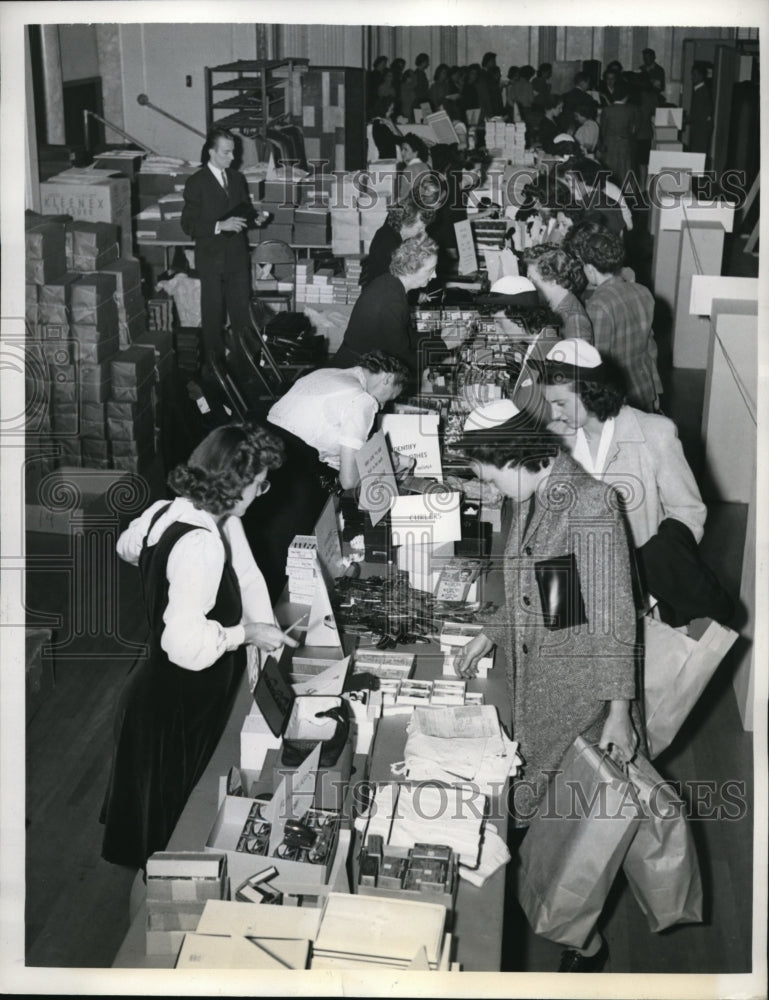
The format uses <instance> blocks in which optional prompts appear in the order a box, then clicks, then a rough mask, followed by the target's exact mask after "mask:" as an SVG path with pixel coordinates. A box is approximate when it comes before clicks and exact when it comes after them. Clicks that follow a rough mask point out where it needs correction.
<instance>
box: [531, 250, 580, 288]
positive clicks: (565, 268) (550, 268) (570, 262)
mask: <svg viewBox="0 0 769 1000" xmlns="http://www.w3.org/2000/svg"><path fill="white" fill-rule="evenodd" d="M523 260H524V263H525V264H526V265H527V266H528V265H529V264H536V266H537V270H538V271H539V273H540V274H541V275H542V277H543V278H544V279H545V281H554V282H555V284H556V285H559V286H560V287H561V288H566V289H568V290H569V291H570V292H580V291H582V289H583V288H584V287H585V272H584V270H583V268H582V262H581V261H580V260H579V258H578V257H576V256H575V255H574V254H573V253H571V252H570V251H569V250H565V249H564V248H563V247H558V246H550V245H549V244H547V243H541V244H540V245H539V246H534V247H529V248H528V249H526V250H524V252H523Z"/></svg>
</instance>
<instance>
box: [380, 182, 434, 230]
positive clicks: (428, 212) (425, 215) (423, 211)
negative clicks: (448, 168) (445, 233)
mask: <svg viewBox="0 0 769 1000" xmlns="http://www.w3.org/2000/svg"><path fill="white" fill-rule="evenodd" d="M436 189H437V185H436ZM420 197H421V195H420ZM434 218H435V209H432V208H423V207H422V205H421V204H417V202H416V201H415V200H414V198H413V197H412V196H411V194H408V195H407V196H406V197H405V198H404V199H403V201H399V202H397V203H396V204H395V205H392V206H391V207H390V208H389V209H388V212H387V223H388V225H390V226H391V227H392V228H393V229H394V230H395V231H396V233H399V232H400V231H401V230H402V229H403V227H404V226H406V227H408V226H413V225H414V223H415V222H416V221H417V219H421V220H422V222H423V223H424V224H425V226H429V225H430V223H431V222H432V221H433V219H434Z"/></svg>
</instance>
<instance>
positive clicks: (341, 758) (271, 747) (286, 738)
mask: <svg viewBox="0 0 769 1000" xmlns="http://www.w3.org/2000/svg"><path fill="white" fill-rule="evenodd" d="M290 655H291V654H290V652H289V651H288V650H286V651H285V652H284V656H283V658H282V661H281V663H278V662H277V661H276V660H275V659H274V657H268V658H267V660H266V662H265V664H264V667H263V669H262V671H261V674H260V676H259V680H258V681H257V683H256V686H255V688H254V707H253V708H252V711H251V712H250V713H249V715H247V716H246V719H245V720H244V723H243V728H242V729H241V735H240V744H241V761H240V762H241V767H243V768H245V769H246V770H251V771H260V770H262V769H265V771H267V770H269V771H270V772H271V773H272V776H273V779H272V785H271V787H269V788H268V790H270V791H272V790H273V789H274V786H275V783H276V782H277V781H279V780H280V778H281V777H285V776H286V775H287V774H290V773H291V770H292V769H293V768H296V767H298V766H300V765H301V764H302V763H303V762H304V761H305V760H306V759H307V757H308V756H309V755H310V754H311V753H312V751H313V750H314V749H315V748H316V747H319V748H320V750H319V774H318V777H319V781H318V791H317V793H316V803H317V804H319V805H323V806H326V807H328V806H331V807H333V808H339V807H340V806H341V799H342V797H343V795H344V789H345V787H346V785H347V782H348V781H349V779H350V774H351V772H352V755H353V744H354V742H355V740H356V736H355V727H354V726H353V725H351V717H352V716H353V714H354V713H353V709H352V707H351V704H350V702H349V700H347V699H346V698H342V696H341V693H342V690H343V687H344V681H345V677H346V675H347V670H348V667H349V658H345V659H343V660H335V661H329V662H328V664H327V668H326V671H325V672H324V673H322V674H317V675H315V676H312V677H309V678H308V679H307V680H305V681H303V682H301V683H298V684H297V685H296V686H294V685H292V683H291V680H290V672H289V669H290V668H289V663H288V661H289V660H290ZM315 690H317V692H318V693H317V694H315V693H311V692H313V691H315ZM323 690H327V691H334V693H333V694H331V693H329V694H323V693H321V692H322V691H323ZM371 735H372V736H373V731H372V734H371Z"/></svg>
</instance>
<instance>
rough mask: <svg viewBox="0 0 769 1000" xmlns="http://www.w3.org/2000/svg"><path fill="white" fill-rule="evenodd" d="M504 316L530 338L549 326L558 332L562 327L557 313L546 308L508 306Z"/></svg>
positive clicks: (561, 320)
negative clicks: (521, 328)
mask: <svg viewBox="0 0 769 1000" xmlns="http://www.w3.org/2000/svg"><path fill="white" fill-rule="evenodd" d="M495 311H496V312H498V311H499V310H498V309H497V310H495ZM505 316H506V317H507V318H508V319H509V320H510V321H511V322H512V323H515V324H517V325H518V326H521V327H523V329H524V330H525V331H526V333H527V334H528V335H529V336H530V337H533V336H534V334H535V333H539V331H540V330H542V329H544V328H545V327H548V326H551V327H554V328H555V329H556V330H558V329H560V327H561V326H562V325H563V319H562V318H561V317H560V316H559V315H558V313H557V312H553V310H552V309H548V307H547V306H516V305H510V306H507V307H506V308H505Z"/></svg>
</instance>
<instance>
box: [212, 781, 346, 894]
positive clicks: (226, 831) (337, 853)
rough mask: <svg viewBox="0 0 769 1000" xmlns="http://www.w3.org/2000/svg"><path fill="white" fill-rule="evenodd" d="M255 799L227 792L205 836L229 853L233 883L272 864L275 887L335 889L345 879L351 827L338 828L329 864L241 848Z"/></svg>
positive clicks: (307, 890) (298, 891)
mask: <svg viewBox="0 0 769 1000" xmlns="http://www.w3.org/2000/svg"><path fill="white" fill-rule="evenodd" d="M254 801H255V800H254V799H248V798H243V797H242V796H234V795H226V796H225V797H224V800H223V802H222V803H221V805H220V807H219V812H218V813H217V816H216V820H215V821H214V825H213V827H212V828H211V832H210V833H209V835H208V839H207V840H206V844H205V849H206V850H207V851H213V852H215V853H217V854H219V853H225V854H226V855H227V870H228V872H229V874H230V880H231V883H232V884H233V885H239V884H240V883H241V882H244V881H245V880H246V879H247V878H250V877H251V876H252V875H256V874H257V873H258V872H261V871H263V870H264V869H265V868H268V867H270V866H274V867H275V868H277V870H278V876H277V878H276V879H275V881H274V885H275V887H276V888H278V889H280V890H281V891H282V892H288V893H293V894H295V895H310V896H321V895H325V894H327V893H328V892H330V891H332V889H333V887H334V885H339V884H340V883H344V882H346V879H347V875H346V871H345V862H346V859H347V853H348V851H349V847H350V831H349V830H346V829H340V830H339V832H338V835H337V841H336V845H335V847H334V849H333V851H332V856H331V858H330V859H329V861H328V862H327V863H326V864H308V863H305V862H301V861H290V860H287V859H285V858H278V857H267V856H265V855H262V854H248V853H246V852H244V851H238V850H237V844H238V841H239V840H240V836H241V833H242V832H243V827H244V826H245V823H246V820H247V819H248V817H249V814H250V812H251V807H252V806H253V804H254Z"/></svg>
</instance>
